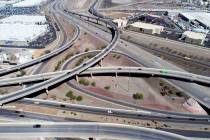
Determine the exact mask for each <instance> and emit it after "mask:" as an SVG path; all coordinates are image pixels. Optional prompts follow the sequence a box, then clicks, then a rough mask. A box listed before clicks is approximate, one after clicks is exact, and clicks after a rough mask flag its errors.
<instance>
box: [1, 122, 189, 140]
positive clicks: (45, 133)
mask: <svg viewBox="0 0 210 140" xmlns="http://www.w3.org/2000/svg"><path fill="white" fill-rule="evenodd" d="M37 136H39V137H72V138H78V137H79V138H85V139H87V138H96V139H97V138H106V139H120V140H189V139H188V138H186V137H184V136H180V135H177V134H172V133H169V132H164V131H160V130H155V129H149V128H143V127H137V126H128V125H121V124H111V123H95V122H93V123H92V122H81V123H77V122H76V123H66V122H65V123H42V124H30V123H29V124H28V123H27V124H1V125H0V138H14V137H15V138H17V137H22V138H24V137H37Z"/></svg>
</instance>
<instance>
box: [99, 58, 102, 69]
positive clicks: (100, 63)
mask: <svg viewBox="0 0 210 140" xmlns="http://www.w3.org/2000/svg"><path fill="white" fill-rule="evenodd" d="M99 65H100V66H101V67H103V60H102V59H101V60H100V62H99Z"/></svg>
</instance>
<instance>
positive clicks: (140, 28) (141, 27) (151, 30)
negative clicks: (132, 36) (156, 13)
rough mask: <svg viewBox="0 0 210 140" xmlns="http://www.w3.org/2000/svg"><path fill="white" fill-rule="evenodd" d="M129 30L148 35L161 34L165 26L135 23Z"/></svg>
mask: <svg viewBox="0 0 210 140" xmlns="http://www.w3.org/2000/svg"><path fill="white" fill-rule="evenodd" d="M127 28H128V29H129V30H132V31H136V32H142V33H147V34H160V33H161V32H162V31H163V29H164V27H163V26H159V25H154V24H149V23H143V22H135V23H133V24H130V25H129V26H128V27H127Z"/></svg>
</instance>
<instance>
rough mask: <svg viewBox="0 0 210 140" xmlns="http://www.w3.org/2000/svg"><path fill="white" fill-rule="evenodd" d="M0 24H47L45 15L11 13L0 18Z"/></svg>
mask: <svg viewBox="0 0 210 140" xmlns="http://www.w3.org/2000/svg"><path fill="white" fill-rule="evenodd" d="M0 24H24V25H30V24H34V25H35V24H37V25H43V24H47V19H46V17H45V16H39V15H33V16H32V15H12V16H9V17H6V18H3V19H1V20H0Z"/></svg>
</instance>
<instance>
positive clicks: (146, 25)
mask: <svg viewBox="0 0 210 140" xmlns="http://www.w3.org/2000/svg"><path fill="white" fill-rule="evenodd" d="M131 26H133V27H137V28H144V29H152V30H154V29H157V28H158V29H163V28H164V27H163V26H160V25H154V24H149V23H143V22H135V23H133V24H131Z"/></svg>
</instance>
